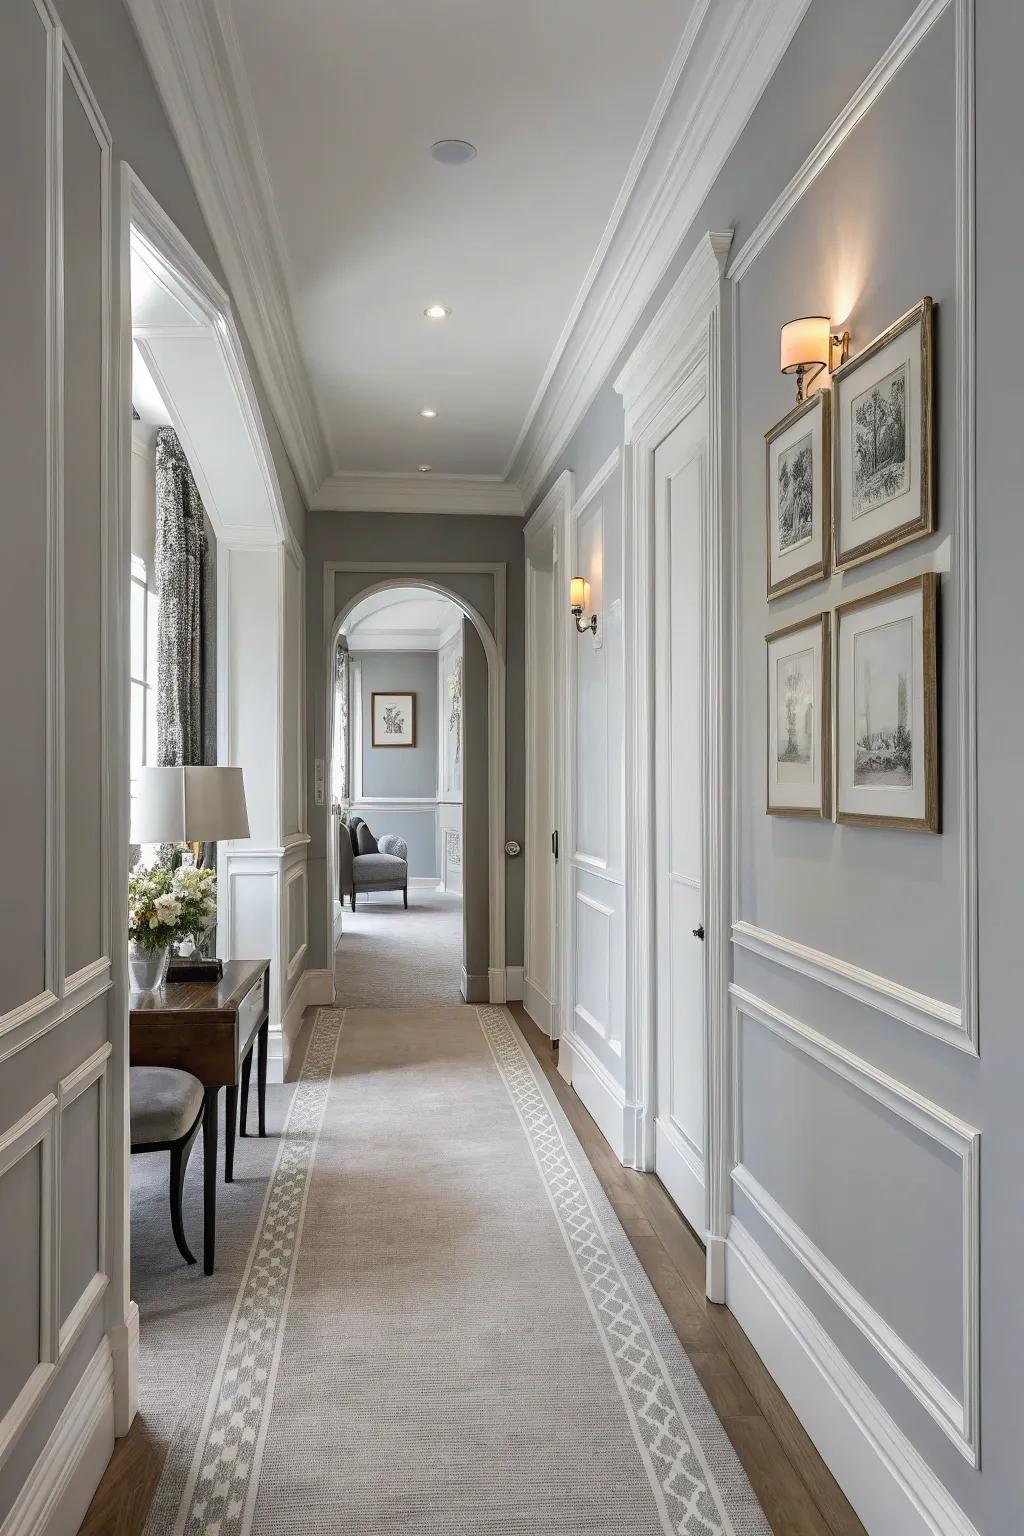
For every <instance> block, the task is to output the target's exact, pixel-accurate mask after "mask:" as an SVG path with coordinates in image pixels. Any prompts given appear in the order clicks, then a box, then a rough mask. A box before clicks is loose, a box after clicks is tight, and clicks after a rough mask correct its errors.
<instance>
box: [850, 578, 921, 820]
mask: <svg viewBox="0 0 1024 1536" xmlns="http://www.w3.org/2000/svg"><path fill="white" fill-rule="evenodd" d="M938 584H939V578H938V577H937V576H936V575H935V574H934V572H931V571H929V572H928V573H927V574H926V575H924V576H915V577H914V578H913V579H912V580H910V581H901V582H900V583H899V585H898V586H895V587H889V588H887V589H886V591H884V592H875V593H873V594H872V595H871V596H870V597H859V598H857V599H856V601H855V602H851V603H843V605H842V606H841V607H840V608H837V609H836V729H835V738H836V820H837V821H850V822H860V823H862V824H864V825H867V826H873V827H907V828H917V829H918V830H920V831H924V832H937V831H938V830H939V746H938V708H939V705H938V665H937V654H936V640H935V621H936V599H937V593H938Z"/></svg>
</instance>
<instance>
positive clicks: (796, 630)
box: [765, 613, 832, 818]
mask: <svg viewBox="0 0 1024 1536" xmlns="http://www.w3.org/2000/svg"><path fill="white" fill-rule="evenodd" d="M831 630H832V626H831V620H830V616H829V614H827V613H819V614H817V615H816V616H815V617H814V618H813V619H801V620H800V622H799V623H798V624H790V625H788V626H787V628H786V629H777V630H776V631H775V633H774V634H773V635H768V636H766V638H765V647H766V650H767V653H768V800H767V810H768V814H769V816H819V817H820V816H825V817H829V818H830V817H831V815H832V709H831V702H830V694H831V688H832V648H831Z"/></svg>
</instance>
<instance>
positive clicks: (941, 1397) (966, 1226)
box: [730, 985, 981, 1466]
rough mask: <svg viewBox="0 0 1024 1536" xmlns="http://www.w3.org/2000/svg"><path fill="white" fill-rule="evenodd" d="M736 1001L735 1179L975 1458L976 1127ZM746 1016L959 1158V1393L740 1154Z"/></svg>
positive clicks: (735, 992)
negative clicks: (942, 1379)
mask: <svg viewBox="0 0 1024 1536" xmlns="http://www.w3.org/2000/svg"><path fill="white" fill-rule="evenodd" d="M730 991H731V995H732V1000H733V1032H734V1040H733V1062H734V1072H733V1096H734V1097H733V1115H732V1120H733V1126H734V1134H735V1140H734V1146H733V1157H734V1167H733V1171H732V1180H733V1182H734V1183H735V1185H736V1186H737V1188H739V1189H741V1190H743V1192H744V1193H745V1194H746V1195H747V1198H748V1199H749V1200H750V1201H751V1202H752V1204H753V1205H754V1206H755V1208H756V1209H757V1210H758V1212H759V1213H760V1215H761V1216H762V1217H763V1218H764V1220H765V1221H767V1222H768V1224H769V1225H770V1226H771V1227H772V1228H773V1230H774V1231H775V1232H776V1233H777V1235H778V1236H779V1237H780V1238H781V1239H782V1241H783V1242H784V1243H785V1244H786V1246H787V1247H788V1248H789V1249H790V1251H791V1252H792V1253H793V1254H794V1255H795V1256H796V1258H798V1259H799V1260H800V1262H801V1263H802V1264H803V1266H804V1268H805V1269H806V1270H807V1272H808V1274H810V1275H811V1276H812V1277H813V1278H814V1279H815V1280H816V1281H817V1283H818V1284H819V1285H820V1286H821V1287H822V1289H823V1290H824V1292H825V1293H826V1295H828V1296H829V1298H830V1299H831V1300H832V1301H833V1302H834V1303H835V1304H836V1305H837V1306H838V1307H840V1308H841V1310H842V1311H843V1312H844V1313H845V1314H846V1316H847V1317H848V1318H849V1319H850V1321H851V1322H852V1323H853V1324H854V1325H855V1326H856V1327H857V1328H858V1329H859V1330H860V1331H861V1333H863V1335H864V1337H865V1338H866V1339H867V1340H868V1341H869V1343H870V1344H872V1345H873V1347H874V1348H875V1349H876V1350H877V1351H878V1353H879V1354H880V1356H881V1357H882V1359H883V1360H885V1362H886V1364H887V1365H888V1366H889V1367H890V1368H891V1369H892V1370H893V1371H894V1372H895V1373H896V1375H897V1376H898V1377H899V1379H900V1380H901V1381H902V1382H903V1384H904V1386H906V1387H907V1388H908V1390H909V1391H910V1392H911V1393H912V1394H913V1396H914V1397H915V1398H917V1400H918V1402H919V1403H920V1404H921V1405H922V1407H923V1408H924V1409H925V1410H926V1412H927V1413H929V1414H930V1415H931V1417H932V1418H933V1419H934V1420H935V1422H936V1423H937V1424H938V1425H939V1427H940V1429H942V1431H943V1432H944V1433H945V1434H946V1435H947V1436H948V1437H949V1439H950V1440H951V1441H952V1442H953V1444H954V1445H955V1446H956V1448H957V1449H958V1450H959V1451H960V1453H961V1455H962V1456H963V1457H964V1458H965V1459H966V1460H967V1461H969V1462H970V1463H971V1465H972V1466H977V1465H978V1464H979V1457H980V1436H979V1407H980V1312H979V1267H980V1229H979V1193H980V1184H979V1155H980V1140H981V1137H980V1133H979V1132H978V1131H977V1130H976V1129H975V1128H974V1126H971V1125H968V1124H967V1123H966V1121H964V1120H961V1119H960V1118H959V1116H957V1115H954V1114H952V1113H951V1112H950V1111H949V1110H946V1109H943V1108H942V1107H941V1106H940V1105H938V1104H934V1103H932V1102H931V1101H930V1100H929V1099H926V1098H924V1097H923V1095H921V1094H919V1093H918V1092H917V1091H916V1090H915V1089H913V1088H911V1087H909V1086H908V1085H906V1084H905V1083H900V1082H898V1081H897V1080H896V1079H895V1078H893V1077H890V1076H889V1075H888V1073H885V1072H882V1071H881V1070H880V1069H879V1068H878V1067H875V1066H872V1065H871V1063H869V1062H867V1061H864V1060H863V1059H862V1058H861V1057H859V1056H855V1055H854V1054H853V1053H852V1052H851V1051H848V1050H846V1049H845V1048H844V1047H842V1046H839V1045H837V1044H836V1043H835V1042H834V1041H832V1040H830V1039H828V1037H827V1036H825V1035H823V1034H820V1033H819V1032H818V1031H817V1030H815V1029H812V1028H811V1027H810V1026H809V1025H807V1024H804V1023H801V1022H800V1021H799V1020H797V1019H794V1018H792V1017H791V1016H789V1015H788V1014H785V1013H783V1012H782V1011H781V1010H780V1009H778V1008H774V1007H772V1006H771V1004H769V1003H766V1002H765V1001H764V1000H763V999H762V998H758V997H755V996H754V994H753V993H751V992H747V991H746V990H745V989H744V988H742V987H738V986H735V985H734V986H733V987H731V988H730ZM741 1018H742V1019H749V1020H751V1021H752V1022H754V1023H756V1024H758V1025H760V1026H761V1027H762V1028H764V1029H766V1030H768V1031H769V1032H770V1033H771V1034H773V1035H774V1036H776V1038H777V1039H779V1040H782V1041H783V1042H785V1043H786V1044H787V1045H789V1046H792V1047H794V1048H795V1049H796V1050H798V1051H800V1052H802V1053H803V1054H804V1055H805V1056H808V1057H810V1058H811V1060H813V1061H816V1062H817V1063H818V1064H819V1065H820V1066H823V1067H825V1068H826V1070H828V1071H829V1072H833V1073H835V1075H836V1076H837V1077H840V1078H842V1079H843V1081H844V1082H847V1083H849V1084H851V1085H852V1086H853V1087H854V1088H856V1089H857V1090H858V1091H859V1092H861V1093H863V1094H865V1095H867V1097H868V1098H870V1099H872V1100H874V1102H875V1103H877V1104H880V1105H882V1107H883V1108H884V1109H886V1110H887V1111H888V1112H889V1113H890V1114H891V1115H893V1116H895V1117H896V1118H897V1119H899V1120H902V1121H904V1122H905V1123H906V1124H907V1125H910V1126H912V1127H913V1128H914V1130H915V1131H918V1132H920V1133H921V1134H922V1135H924V1136H927V1137H928V1138H929V1139H931V1140H932V1141H934V1142H936V1143H937V1144H938V1145H939V1146H941V1147H944V1148H945V1149H946V1150H947V1151H948V1152H950V1153H952V1154H953V1156H954V1157H956V1158H957V1159H958V1160H959V1165H960V1206H961V1217H962V1228H961V1232H960V1233H959V1234H958V1237H959V1246H960V1251H961V1265H962V1280H961V1301H962V1314H961V1320H960V1322H961V1337H962V1368H963V1395H962V1397H961V1398H957V1397H956V1396H955V1394H954V1393H952V1392H951V1391H950V1390H949V1389H948V1388H947V1387H945V1386H944V1385H943V1383H942V1382H940V1381H939V1380H938V1378H937V1377H936V1376H935V1374H934V1373H933V1372H932V1371H931V1370H930V1369H929V1368H928V1366H927V1365H926V1364H925V1363H924V1361H923V1360H921V1359H920V1357H919V1356H918V1355H917V1354H916V1353H915V1351H914V1350H913V1349H912V1348H911V1347H910V1345H909V1344H907V1342H906V1340H904V1339H903V1338H902V1337H901V1336H900V1335H899V1334H898V1333H897V1332H896V1331H895V1329H893V1328H892V1327H891V1325H890V1324H888V1323H887V1322H886V1321H885V1319H884V1318H882V1317H881V1316H880V1314H879V1313H878V1312H877V1311H876V1310H875V1309H874V1307H872V1306H871V1304H870V1303H869V1302H868V1301H867V1300H866V1299H865V1298H864V1297H863V1296H862V1295H860V1293H859V1292H858V1291H857V1290H856V1289H855V1288H854V1286H853V1285H851V1284H850V1282H849V1281H848V1280H847V1279H846V1277H845V1276H844V1275H843V1274H842V1273H841V1271H840V1270H839V1269H838V1268H837V1267H836V1266H835V1265H834V1264H832V1263H831V1262H830V1260H829V1259H828V1258H827V1257H826V1255H825V1254H824V1253H822V1251H821V1250H820V1249H819V1248H818V1247H817V1246H816V1245H815V1243H814V1242H813V1240H812V1239H811V1238H810V1237H809V1236H808V1234H807V1233H806V1232H804V1231H802V1230H801V1228H800V1227H799V1226H798V1225H797V1224H796V1222H794V1221H793V1219H792V1217H791V1216H789V1214H788V1213H787V1212H786V1211H784V1210H783V1209H782V1207H781V1206H780V1205H779V1204H778V1202H777V1201H776V1200H775V1199H774V1198H773V1197H772V1195H771V1194H770V1193H769V1192H768V1191H767V1190H766V1189H764V1188H763V1186H762V1185H761V1184H760V1182H759V1181H758V1179H757V1178H756V1177H755V1175H754V1174H753V1173H752V1172H751V1171H750V1169H749V1168H747V1167H746V1166H745V1165H744V1163H743V1142H742V1120H741V1111H742V1100H741V1088H742V1068H741V1063H740V1050H739V1041H738V1039H737V1038H735V1036H736V1035H737V1034H738V1030H739V1021H740V1019H741Z"/></svg>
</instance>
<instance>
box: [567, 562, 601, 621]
mask: <svg viewBox="0 0 1024 1536" xmlns="http://www.w3.org/2000/svg"><path fill="white" fill-rule="evenodd" d="M589 606H590V582H589V581H587V579H586V577H584V576H573V577H571V578H570V580H569V608H570V609H571V611H572V615H573V617H574V619H575V620H576V628H577V629H578V630H579V632H580V634H581V635H596V634H597V614H596V613H592V614H591V615H590V618H589V619H587V620H586V621H585V622H584V619H583V610H584V609H585V608H589Z"/></svg>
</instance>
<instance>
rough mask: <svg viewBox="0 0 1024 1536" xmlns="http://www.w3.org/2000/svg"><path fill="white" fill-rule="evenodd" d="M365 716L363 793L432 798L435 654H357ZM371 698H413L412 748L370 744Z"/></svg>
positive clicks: (434, 776)
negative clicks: (402, 695)
mask: <svg viewBox="0 0 1024 1536" xmlns="http://www.w3.org/2000/svg"><path fill="white" fill-rule="evenodd" d="M358 659H359V665H360V671H361V673H362V699H361V708H362V712H363V794H364V795H365V796H366V797H367V798H368V799H376V798H377V797H378V796H384V795H387V796H391V797H393V798H396V799H397V798H403V799H414V800H422V799H430V800H433V799H435V798H436V796H437V652H436V651H360V652H359V653H358ZM374 693H412V694H415V695H416V739H415V745H414V746H412V747H375V746H374V745H373V715H372V697H373V694H374Z"/></svg>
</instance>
